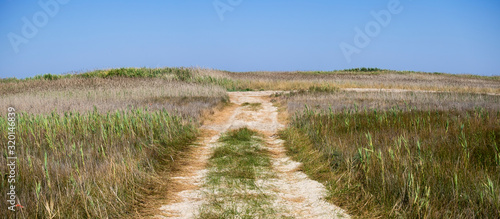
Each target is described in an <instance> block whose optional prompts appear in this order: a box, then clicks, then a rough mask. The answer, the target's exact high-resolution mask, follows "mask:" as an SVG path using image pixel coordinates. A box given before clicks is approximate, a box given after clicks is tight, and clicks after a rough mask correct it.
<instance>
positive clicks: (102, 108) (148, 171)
mask: <svg viewBox="0 0 500 219" xmlns="http://www.w3.org/2000/svg"><path fill="white" fill-rule="evenodd" d="M173 76H174V78H155V77H147V76H146V77H144V76H137V77H126V76H122V75H118V76H108V77H90V76H65V77H57V76H51V77H48V76H44V77H41V78H34V79H27V80H11V81H8V82H5V81H4V82H5V83H0V91H1V92H2V98H1V99H0V106H1V110H0V111H1V112H2V115H1V116H0V123H1V124H2V126H1V127H0V132H1V133H7V132H8V130H7V128H8V126H7V125H6V124H7V121H6V117H5V116H6V115H7V109H8V107H14V108H15V109H16V112H17V113H18V115H17V122H16V134H15V135H16V140H17V145H18V147H17V151H16V152H17V156H18V157H19V158H20V159H18V164H17V171H18V173H19V174H18V175H17V178H16V191H17V193H18V194H19V196H18V199H19V204H21V205H22V206H24V208H19V207H18V209H17V210H18V214H17V216H18V217H19V218H117V217H131V216H137V215H141V214H142V213H141V211H142V210H143V209H147V208H146V207H147V204H148V203H149V201H150V200H154V199H156V198H159V197H161V196H162V195H164V194H165V189H166V188H167V186H165V183H166V182H168V180H167V178H166V177H167V175H168V172H169V171H170V170H171V169H172V168H174V167H175V165H176V162H175V160H177V159H180V158H181V157H182V156H181V155H182V154H183V153H184V152H185V151H187V150H188V149H189V148H190V146H189V145H190V144H191V143H192V142H193V141H194V140H195V139H196V137H197V136H198V130H197V127H198V126H199V125H200V124H201V120H200V119H201V117H203V116H204V115H209V114H210V111H212V110H213V109H214V108H215V107H218V106H220V105H221V104H223V103H224V102H227V98H228V97H227V94H226V92H225V90H224V89H223V88H220V87H216V86H213V85H209V84H206V85H203V84H195V83H189V82H186V81H183V80H181V79H179V78H178V77H177V75H176V74H173ZM0 142H1V143H0V144H2V148H7V145H6V144H7V135H1V136H0ZM6 153H7V151H6V150H5V151H3V152H2V156H1V157H0V162H1V163H7V160H6V157H7V156H6V155H7V154H6ZM21 158H22V159H21ZM7 168H8V167H7V166H6V165H3V166H1V167H0V175H2V176H5V177H7V173H8V171H7ZM7 186H8V184H7V181H6V180H2V183H1V184H0V187H1V189H0V190H1V191H7V190H6V189H7ZM4 203H5V202H4ZM2 206H5V205H3V204H2ZM5 208H6V207H5ZM9 215H10V216H12V217H13V214H10V213H9V212H8V211H4V210H2V211H0V217H1V218H8V217H9Z"/></svg>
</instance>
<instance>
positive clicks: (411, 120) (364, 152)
mask: <svg viewBox="0 0 500 219" xmlns="http://www.w3.org/2000/svg"><path fill="white" fill-rule="evenodd" d="M351 88H375V89H377V90H375V91H374V90H352V89H351ZM350 89H351V90H350ZM380 89H393V90H391V91H390V92H389V91H388V90H380ZM394 89H399V90H394ZM249 90H280V91H291V92H290V93H287V92H283V93H280V94H276V95H275V96H274V97H273V98H274V99H275V100H276V103H278V104H279V105H281V106H282V109H281V110H282V111H287V112H288V113H289V114H290V115H292V116H291V117H290V118H289V119H288V120H289V121H290V124H289V126H288V128H287V129H286V130H285V131H283V133H282V137H283V138H284V139H285V140H287V147H288V149H289V153H290V155H292V156H293V157H294V158H295V159H297V160H300V161H301V162H303V163H304V167H303V168H304V170H305V172H307V173H308V174H310V176H312V177H313V178H315V179H318V180H320V181H321V182H324V183H325V184H326V185H327V186H328V188H329V189H330V191H331V196H330V198H329V199H330V200H331V201H333V202H334V203H336V204H340V205H341V206H343V207H345V208H346V209H348V210H349V213H351V214H353V215H355V216H361V217H375V216H382V217H387V216H390V217H400V216H402V217H432V218H434V217H490V218H494V217H500V211H499V210H498V209H500V204H499V202H500V200H499V197H500V174H499V173H500V155H499V149H500V146H499V144H500V140H499V139H500V137H499V136H500V113H499V112H500V107H499V106H500V95H499V94H500V77H498V76H496V77H482V76H471V75H449V74H440V73H422V72H400V71H390V70H381V69H365V68H363V69H348V70H341V71H330V72H245V73H235V72H228V71H220V70H214V69H199V68H155V69H150V68H121V69H107V70H96V71H90V72H84V73H78V74H66V75H52V74H45V75H39V76H35V77H33V78H27V79H22V80H19V79H14V78H9V79H1V80H0V94H1V98H0V112H1V115H0V124H3V125H2V126H1V127H0V132H2V133H7V132H8V130H7V129H8V126H7V125H5V124H7V121H6V119H7V117H6V115H7V109H8V107H14V108H15V109H16V112H17V113H18V116H17V126H16V138H17V141H18V143H17V144H18V145H20V146H19V147H18V149H17V153H18V157H22V159H19V160H18V162H19V163H18V172H19V173H21V174H19V175H18V178H17V179H16V180H17V182H18V183H17V186H18V187H17V188H18V189H17V192H18V193H19V194H21V195H20V197H19V200H21V201H22V203H20V204H22V205H24V206H25V208H22V209H19V210H20V211H19V212H20V213H19V214H18V216H19V217H21V218H106V217H109V218H116V217H131V216H137V215H141V212H140V209H143V207H144V206H145V205H147V204H148V199H154V198H155V197H158V196H159V195H160V194H164V192H165V191H164V190H162V189H165V188H167V186H165V185H164V183H165V182H167V180H165V179H166V178H165V177H166V175H168V174H167V173H168V172H169V171H170V170H171V169H172V168H174V167H175V162H174V161H175V160H177V159H181V157H182V156H181V155H182V154H183V152H185V151H186V150H189V148H190V144H191V143H192V142H193V141H194V140H195V139H196V137H197V136H198V130H197V128H198V126H199V125H201V124H202V122H203V121H202V120H203V118H205V117H207V116H209V115H210V113H211V112H212V111H213V110H214V108H216V107H219V106H223V105H224V103H225V102H227V101H228V96H227V93H226V92H227V91H249ZM407 90H417V91H419V92H413V91H412V92H408V91H407ZM488 94H494V95H488ZM244 105H245V107H248V108H249V109H252V110H258V109H260V108H261V107H262V106H260V105H258V104H253V103H246V104H244ZM240 135H242V136H247V137H248V136H252V135H256V134H255V133H253V132H251V131H249V130H239V131H236V132H234V133H229V134H228V135H227V136H226V137H224V138H223V140H222V144H223V145H226V148H225V147H221V148H219V149H218V150H217V151H216V154H215V155H217V154H219V153H221V154H222V155H224V156H222V155H221V156H219V157H217V156H215V155H214V156H215V157H213V158H212V160H211V162H212V163H211V165H212V168H214V169H217V168H219V169H220V170H221V171H222V170H224V168H230V166H228V165H235V163H241V162H243V163H245V160H246V159H247V158H248V159H250V158H252V159H251V160H253V158H255V159H257V158H258V159H257V160H259V159H261V158H262V157H259V156H260V155H262V153H263V152H262V151H261V150H260V149H257V148H253V146H252V147H250V146H251V145H255V144H257V143H256V142H253V141H254V140H255V139H256V138H255V137H252V138H251V139H252V140H251V142H252V143H248V142H247V141H246V140H244V139H243V140H242V139H239V140H238V142H233V140H234V138H236V137H237V136H240ZM231 136H232V137H231ZM235 136H236V137H235ZM7 138H8V137H7V135H1V136H0V145H1V146H2V148H7V142H8V141H7ZM228 142H231V144H233V143H234V144H238V145H241V146H242V147H244V148H245V147H247V146H248V147H250V148H247V149H248V151H244V152H245V153H246V152H249V153H250V152H251V153H250V154H248V156H246V157H238V156H234V160H232V161H231V162H229V161H228V162H226V161H227V160H225V159H226V158H227V156H229V155H231V156H233V155H239V153H240V152H242V151H232V150H233V149H234V148H231V147H230V144H229V143H228ZM239 149H241V148H239ZM250 149H251V150H250ZM219 150H222V151H219ZM245 150H246V149H245ZM6 153H7V152H6V151H4V152H3V153H2V156H1V157H0V163H6V162H7V161H6V157H7V154H6ZM254 155H255V156H257V155H258V156H257V157H253V156H254ZM225 156H226V157H225ZM231 159H233V158H231ZM254 161H256V160H254ZM259 162H260V161H259ZM262 162H264V160H262ZM262 162H260V163H258V164H259V165H261V164H262V165H263V168H264V167H266V165H267V164H266V163H265V162H264V163H262ZM264 164H265V165H264ZM221 165H223V166H221ZM249 165H250V164H249ZM251 165H257V164H256V163H254V164H251ZM251 165H250V166H251ZM262 165H261V166H262ZM7 168H8V167H7V166H5V165H4V166H0V175H2V176H3V177H4V178H5V177H7ZM231 168H233V167H231ZM241 170H247V169H245V168H242V169H241ZM248 171H250V169H248ZM252 171H255V169H253V170H252ZM217 173H218V172H217V171H215V172H213V174H212V175H211V177H212V178H211V179H214V180H215V181H217V180H216V179H218V180H222V178H221V177H220V176H219V175H217ZM236 173H238V171H235V174H236ZM245 174H250V175H251V176H253V175H252V174H254V175H255V174H257V175H258V173H257V172H253V173H250V172H248V173H245ZM228 176H229V178H231V177H233V175H231V174H230V175H228ZM233 178H234V179H233ZM233 178H231V179H229V180H230V181H231V180H233V181H238V182H239V181H241V180H240V179H239V178H238V176H234V177H233ZM252 179H253V178H252ZM252 179H249V180H246V181H245V180H243V181H245V182H247V181H248V182H251V180H252ZM224 180H226V179H224ZM253 180H255V179H253ZM215 181H214V182H215ZM217 182H218V181H217ZM223 183H227V182H223ZM228 186H229V184H228ZM0 187H1V188H0V190H1V191H6V190H7V183H6V181H5V180H3V181H2V183H1V184H0ZM229 192H230V191H229ZM236 193H238V192H237V190H234V191H233V193H231V194H230V195H235V194H236ZM255 198H256V199H255V200H258V201H259V202H260V201H262V202H265V200H266V199H265V197H261V196H256V197H255ZM221 200H222V199H221ZM255 200H253V199H249V200H247V201H248V202H249V203H250V202H252V201H255ZM247 204H248V203H247ZM2 206H3V205H2ZM204 207H205V208H206V209H207V211H206V212H207V215H206V216H207V217H208V216H214V215H215V216H220V215H221V212H222V214H225V213H228V214H230V213H231V212H229V211H226V210H227V209H218V208H217V206H211V205H207V206H204ZM219 207H220V206H219ZM229 210H230V209H229ZM261 210H262V212H266V211H265V209H264V208H263V209H261ZM224 212H225V213H224ZM233 213H234V212H233ZM252 214H253V213H252ZM0 217H2V218H7V212H6V211H0Z"/></svg>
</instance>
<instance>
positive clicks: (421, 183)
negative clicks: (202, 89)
mask: <svg viewBox="0 0 500 219" xmlns="http://www.w3.org/2000/svg"><path fill="white" fill-rule="evenodd" d="M499 99H500V97H498V96H488V95H473V94H457V93H447V94H442V93H421V92H417V93H415V92H410V93H404V92H403V93H387V92H376V93H372V92H366V93H364V92H361V93H360V92H352V91H351V92H346V91H337V92H298V93H292V94H291V95H289V96H286V95H283V96H282V100H283V102H282V103H285V104H286V103H287V102H286V101H287V100H288V107H289V109H291V111H293V112H295V114H294V116H293V117H292V118H291V124H290V127H289V128H288V129H287V130H286V131H284V132H283V133H282V136H283V137H284V139H286V146H287V148H288V149H289V152H290V155H291V156H293V157H294V158H295V159H297V160H299V161H301V162H303V163H304V171H305V172H307V173H308V174H310V175H311V176H312V177H313V178H315V179H317V180H320V181H322V182H324V183H325V184H326V185H327V187H328V188H329V190H330V191H331V194H332V195H331V197H330V199H331V200H332V201H334V202H335V203H336V204H339V205H341V206H343V207H345V208H347V209H348V210H349V212H350V213H351V214H353V215H355V216H360V217H383V218H386V217H403V218H478V217H479V218H497V217H499V216H500V210H499V209H500V199H499V198H498V197H500V174H499V173H500V171H499V170H500V147H499V145H500V138H499V136H500V112H499V110H500V107H499V106H500V104H499ZM305 104H313V105H312V106H311V107H309V106H308V107H306V106H305ZM285 106H286V105H285ZM365 107H366V108H365Z"/></svg>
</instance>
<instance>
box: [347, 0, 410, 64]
mask: <svg viewBox="0 0 500 219" xmlns="http://www.w3.org/2000/svg"><path fill="white" fill-rule="evenodd" d="M410 1H411V0H410ZM403 10H404V7H403V6H402V5H401V2H400V1H399V0H390V1H389V2H388V3H387V9H383V10H380V11H378V12H375V11H371V12H370V14H371V15H372V17H373V20H371V21H369V22H367V23H366V24H365V27H364V29H361V28H359V27H355V28H354V32H355V35H354V38H353V43H352V44H349V43H346V42H341V43H340V44H339V47H340V50H341V51H342V53H343V55H344V57H345V59H346V61H347V63H351V61H352V58H351V57H352V55H354V54H359V53H361V51H362V49H364V48H366V47H367V46H368V45H370V43H371V41H372V39H373V38H375V37H377V36H378V35H380V33H381V32H382V28H386V27H388V26H389V24H390V23H391V21H392V17H393V15H397V14H400V13H401V12H403Z"/></svg>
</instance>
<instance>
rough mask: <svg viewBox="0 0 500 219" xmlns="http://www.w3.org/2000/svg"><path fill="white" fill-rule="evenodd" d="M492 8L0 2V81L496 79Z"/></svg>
mask: <svg viewBox="0 0 500 219" xmlns="http://www.w3.org/2000/svg"><path fill="white" fill-rule="evenodd" d="M499 39H500V1H498V0H479V1H469V0H441V1H439V0H434V1H432V0H413V1H412V0H399V1H398V0H373V1H369V0H357V1H352V0H349V1H348V0H342V1H335V0H316V1H313V0H253V1H249V0H203V1H202V0H169V1H159V0H150V1H131V0H122V1H95V0H91V1H77V0H59V1H57V0H40V1H14V0H0V78H6V77H17V78H24V77H31V76H34V75H39V74H45V73H52V74H62V73H68V72H84V71H89V70H95V69H105V68H118V67H153V68H154V67H180V66H185V67H191V66H195V67H206V68H216V69H222V70H228V71H236V72H240V71H261V70H265V71H295V70H304V71H306V70H314V71H316V70H324V71H327V70H339V69H346V68H356V67H377V68H382V69H393V70H411V71H426V72H445V73H456V74H461V73H467V74H478V75H487V76H489V75H500V71H499V69H500V61H499V58H500V42H499Z"/></svg>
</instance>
